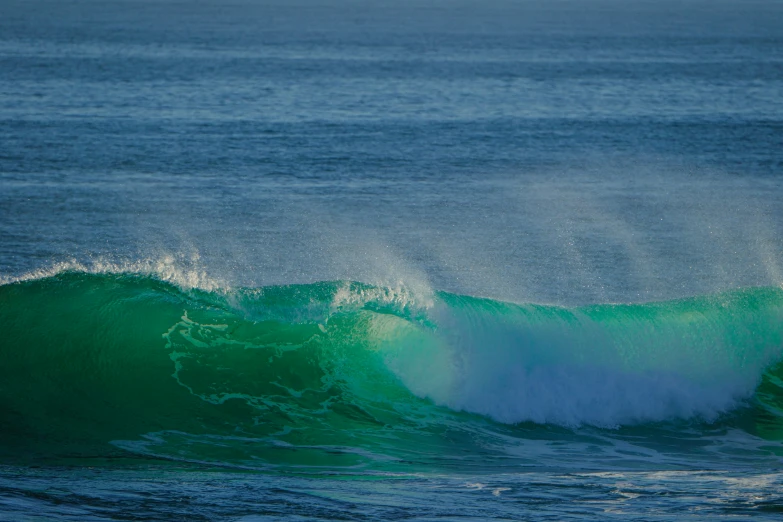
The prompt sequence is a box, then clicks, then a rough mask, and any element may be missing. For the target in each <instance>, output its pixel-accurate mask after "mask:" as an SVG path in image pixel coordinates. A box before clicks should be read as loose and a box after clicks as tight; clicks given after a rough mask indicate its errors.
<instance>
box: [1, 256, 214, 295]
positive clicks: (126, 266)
mask: <svg viewBox="0 0 783 522" xmlns="http://www.w3.org/2000/svg"><path fill="white" fill-rule="evenodd" d="M198 260H199V259H198V256H197V255H193V256H191V257H190V258H189V259H187V260H184V259H182V258H181V257H178V256H173V255H163V256H161V257H159V258H154V259H141V260H134V261H127V260H111V259H94V260H90V261H77V260H75V259H73V260H68V261H62V262H59V263H54V264H52V265H49V266H47V267H43V268H39V269H36V270H32V271H30V272H26V273H23V274H21V275H16V276H0V284H2V285H5V284H10V283H16V282H21V281H32V280H37V279H44V278H47V277H52V276H56V275H58V274H61V273H63V272H83V273H86V274H143V275H148V276H152V277H155V278H157V279H160V280H161V281H166V282H168V283H171V284H174V285H177V286H178V287H180V288H182V289H184V290H190V289H194V288H198V289H200V290H206V291H216V290H227V289H229V285H228V284H226V283H225V282H224V281H221V280H218V279H216V278H213V277H211V276H210V275H208V274H207V272H206V270H204V269H203V268H201V267H200V266H199V264H198Z"/></svg>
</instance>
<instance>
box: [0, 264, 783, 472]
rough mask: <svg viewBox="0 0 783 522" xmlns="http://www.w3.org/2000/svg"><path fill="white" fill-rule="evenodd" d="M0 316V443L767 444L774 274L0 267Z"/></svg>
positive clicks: (470, 449)
mask: <svg viewBox="0 0 783 522" xmlns="http://www.w3.org/2000/svg"><path fill="white" fill-rule="evenodd" d="M0 325H2V334H1V335H2V344H0V357H2V361H3V364H2V365H1V366H0V442H2V444H0V447H2V448H3V449H2V450H0V452H4V453H6V455H5V457H6V458H11V457H13V458H22V457H25V458H50V457H58V458H86V457H94V456H96V455H97V456H106V457H108V456H115V457H116V456H118V455H128V454H131V455H137V456H146V457H161V458H167V459H183V460H189V461H197V462H208V463H221V464H225V465H237V466H250V467H254V468H255V467H270V466H297V467H299V466H307V467H319V466H328V467H334V466H348V467H356V466H371V467H380V468H384V469H394V466H395V465H400V464H401V463H404V464H405V465H406V466H411V465H414V466H415V465H416V464H420V465H421V466H424V467H432V466H434V465H437V466H449V465H466V463H468V464H471V465H478V464H477V463H484V464H486V463H487V462H489V461H492V460H493V459H494V460H495V461H498V462H499V461H500V460H502V459H506V460H508V459H509V458H514V459H516V461H515V462H519V459H523V460H525V459H527V460H525V462H529V463H530V465H536V464H538V465H544V464H547V462H548V461H547V460H546V459H547V458H548V457H547V455H549V456H551V455H552V451H553V449H552V448H553V444H554V442H553V441H557V440H559V441H561V442H562V441H567V442H568V444H570V445H571V446H569V447H570V448H571V449H573V448H575V447H579V448H581V450H580V451H582V452H584V451H588V449H586V448H594V447H598V446H602V447H604V449H603V450H600V451H603V453H604V454H606V451H608V450H606V448H607V447H610V446H611V448H612V449H611V452H612V455H615V456H617V455H618V454H619V453H622V451H619V450H618V449H617V448H618V447H619V446H618V444H620V443H622V444H626V445H627V443H628V441H629V440H631V439H634V440H638V439H639V438H640V434H644V437H653V438H654V439H655V441H653V442H651V443H650V444H648V445H647V449H646V450H645V451H647V452H648V453H649V452H650V451H655V452H658V451H659V450H658V449H656V450H650V448H651V447H653V446H656V447H658V448H659V449H660V446H661V445H662V444H664V442H662V441H664V440H668V439H672V437H674V438H675V439H677V441H678V442H677V443H675V444H673V446H672V447H675V446H676V447H677V448H678V449H677V451H681V450H682V447H683V444H682V441H683V440H685V439H688V440H691V441H693V439H694V437H695V438H696V439H698V440H702V439H703V438H705V437H708V438H711V439H710V440H711V441H712V443H714V441H715V440H718V439H720V438H721V437H722V438H723V439H726V438H727V437H728V438H731V437H736V435H732V434H736V433H740V434H741V435H740V436H741V437H745V439H746V440H745V442H743V448H745V449H747V448H748V443H747V440H749V439H748V438H753V440H758V441H760V442H759V444H760V446H759V447H762V446H764V444H767V446H765V447H767V448H768V447H769V444H773V445H777V446H775V447H777V448H778V449H777V450H772V451H773V453H775V452H778V453H783V452H780V449H779V446H780V444H779V442H777V441H780V440H783V430H781V428H780V426H781V419H783V366H782V365H781V364H780V362H781V359H783V290H781V289H778V288H751V289H744V290H738V291H732V292H727V293H722V294H717V295H711V296H703V297H696V298H691V299H683V300H677V301H669V302H658V303H649V304H633V305H594V306H587V307H580V308H563V307H557V306H544V305H535V304H527V305H524V304H523V305H520V304H511V303H506V302H499V301H493V300H490V299H483V298H476V297H468V296H461V295H454V294H449V293H444V292H436V293H434V294H432V295H429V296H425V297H423V298H422V297H421V296H416V295H414V294H411V293H410V292H407V291H405V290H404V289H390V288H381V287H374V286H370V285H366V284H361V283H354V282H342V281H338V282H326V283H317V284H310V285H291V286H277V287H264V288H256V289H238V290H222V291H221V290H211V291H206V290H199V289H182V288H181V287H178V286H175V285H173V284H171V283H169V282H165V281H162V280H160V279H158V278H155V277H151V276H148V275H141V274H118V273H97V274H96V273H93V274H89V273H84V272H63V273H59V274H55V275H49V276H46V277H43V278H41V279H33V280H27V281H18V282H15V283H11V284H6V285H3V286H0ZM694 433H695V434H696V435H694ZM650 434H653V435H650ZM672 434H676V435H675V436H673V435H672ZM727 434H728V435H727ZM599 439H600V441H603V442H600V441H599ZM608 439H611V441H612V442H611V443H607V442H606V441H607V440H608ZM650 440H651V441H652V439H650ZM541 441H546V443H542V442H541ZM597 441H598V442H597ZM618 441H619V442H618ZM574 445H576V446H574ZM704 445H705V444H703V443H700V444H691V446H694V447H703V446H704ZM589 451H592V450H589ZM596 451H599V450H596ZM682 451H684V450H682ZM694 451H695V450H694ZM765 451H770V450H768V449H767V450H765ZM637 453H638V452H637ZM651 458H655V459H658V460H657V461H658V462H661V458H660V454H658V453H656V456H655V457H651ZM499 459H500V460H499ZM484 464H482V465H484Z"/></svg>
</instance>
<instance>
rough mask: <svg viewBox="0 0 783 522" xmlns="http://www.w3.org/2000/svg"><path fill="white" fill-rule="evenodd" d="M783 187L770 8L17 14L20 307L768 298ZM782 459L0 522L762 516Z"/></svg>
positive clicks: (130, 475) (2, 10)
mask: <svg viewBox="0 0 783 522" xmlns="http://www.w3.org/2000/svg"><path fill="white" fill-rule="evenodd" d="M781 174H783V3H781V2H777V1H751V2H740V1H728V0H727V1H722V0H719V1H711V2H707V1H704V2H701V1H686V2H660V1H656V2H648V1H644V0H636V1H629V2H620V1H601V0H595V1H593V0H587V1H581V2H579V1H554V2H543V1H532V2H528V1H518V2H512V1H499V0H498V1H494V0H493V1H489V2H477V1H475V2H471V1H462V0H455V1H447V0H442V1H438V0H421V1H413V0H410V1H408V0H406V1H399V2H380V1H379V2H358V1H355V2H354V1H348V0H346V1H341V0H328V1H327V0H324V1H315V0H312V1H298V0H297V1H293V2H282V1H281V2H268V1H261V0H259V1H251V0H241V1H235V2H218V1H217V0H215V1H206V2H197V1H195V0H194V1H181V2H175V1H159V2H152V1H150V2H147V1H141V0H138V1H107V2H97V1H96V2H91V1H78V2H77V1H73V2H72V1H57V2H55V1H51V2H47V1H32V2H29V1H27V2H16V1H9V0H0V277H1V278H3V279H5V280H9V281H11V280H15V279H16V278H18V277H19V276H22V275H24V274H30V273H33V272H35V271H37V270H44V271H46V270H49V269H52V268H53V267H57V266H62V265H63V264H66V265H67V266H71V267H73V266H76V264H77V263H80V264H81V265H82V266H85V267H87V269H89V267H94V266H96V265H100V266H106V265H111V266H113V267H119V268H118V269H122V270H125V269H128V267H131V268H132V267H134V266H143V267H146V268H149V267H153V271H158V272H161V271H163V272H165V273H167V274H168V273H177V274H180V273H184V274H189V275H188V276H187V277H186V279H187V280H188V284H190V285H191V286H197V287H199V286H203V283H204V281H209V282H210V284H211V285H213V286H214V285H217V286H218V287H221V288H227V287H231V288H236V287H259V286H266V285H280V284H293V283H313V282H316V281H333V280H352V281H363V282H366V283H370V284H374V285H381V286H392V287H394V286H402V287H406V288H414V289H422V288H425V289H434V290H440V291H448V292H454V293H459V294H468V295H475V296H485V297H490V298H493V299H501V300H508V301H514V302H536V303H556V304H563V305H576V304H587V303H612V302H648V301H656V300H663V299H673V298H680V297H686V296H694V295H702V294H710V293H714V292H719V291H724V290H728V289H736V288H744V287H751V286H767V287H775V286H779V285H780V284H781V281H782V280H783V177H782V176H781ZM146 268H145V269H146ZM171 279H172V280H176V277H172V278H171ZM6 349H11V348H10V347H6ZM0 415H2V412H0ZM748 444H750V442H748ZM769 444H771V445H772V446H773V447H774V448H777V449H774V450H772V452H771V453H770V454H769V456H768V457H764V458H759V459H756V460H753V461H752V464H747V463H745V462H744V461H742V462H741V463H737V465H736V466H735V465H732V464H731V463H729V464H726V465H725V466H724V468H719V469H716V470H714V471H713V472H704V473H702V472H697V471H695V470H698V469H701V468H702V467H707V468H712V467H713V466H711V465H710V466H703V465H702V463H700V462H699V461H698V459H696V460H694V461H693V462H691V463H688V464H687V465H683V466H681V467H682V468H686V469H685V470H684V471H682V472H677V471H671V470H669V471H667V473H662V472H659V471H660V470H659V469H658V467H656V465H655V464H654V463H652V462H648V466H647V467H648V468H649V469H635V470H634V471H633V472H631V471H628V469H625V468H623V467H622V466H619V468H622V469H618V470H605V469H601V470H600V473H598V472H596V473H593V474H590V473H588V474H580V473H581V472H582V471H595V470H593V469H587V470H585V468H595V467H598V468H602V466H600V465H598V464H597V463H596V464H595V465H594V466H593V465H590V464H585V462H584V461H580V463H579V464H578V465H577V464H574V467H573V470H569V469H568V465H564V464H563V463H562V461H558V471H557V472H554V471H553V472H552V473H547V469H546V468H547V466H548V465H549V464H548V463H547V462H544V461H542V464H541V466H540V467H541V468H544V469H536V470H535V471H530V470H528V473H527V474H515V473H514V470H512V469H509V470H507V472H504V474H501V475H497V474H490V475H486V476H479V477H476V476H474V475H471V474H470V473H465V472H457V471H455V472H454V473H453V474H451V475H450V474H448V473H447V474H445V475H444V474H439V475H437V476H435V475H427V474H426V473H425V474H423V475H421V476H418V475H417V476H415V477H414V476H402V475H400V476H397V475H395V477H396V478H394V479H392V478H385V479H380V478H379V476H376V475H372V480H370V479H367V477H364V478H362V480H338V479H336V478H323V477H321V478H304V477H285V478H281V477H276V476H274V475H271V476H270V475H263V476H256V475H249V476H248V475H245V474H232V473H229V472H221V473H217V472H210V471H209V470H208V469H207V470H204V469H199V470H198V471H193V470H190V471H181V470H176V469H175V470H173V471H172V470H167V471H165V473H164V472H162V471H160V470H158V469H157V468H155V467H154V466H151V465H150V466H151V467H149V468H146V467H145V468H143V469H138V468H133V469H131V470H128V469H122V470H113V469H111V467H108V468H107V467H103V468H101V470H99V471H94V472H93V471H86V470H85V469H84V468H82V467H80V466H76V467H64V468H44V469H43V470H41V469H33V468H28V467H11V466H10V465H9V467H7V468H0V519H2V520H5V519H7V520H19V519H20V518H21V519H23V516H22V514H25V515H26V514H30V515H31V516H33V515H35V514H36V513H38V514H39V515H40V516H41V517H44V519H45V518H46V517H51V518H55V517H59V518H60V519H66V520H70V519H73V520H87V519H90V518H89V517H93V518H92V519H94V520H104V519H112V517H115V518H121V517H122V516H126V517H127V516H128V514H129V513H139V514H140V515H139V516H141V517H142V518H144V519H150V520H153V519H163V518H165V517H174V518H176V517H180V518H181V519H191V520H198V519H226V518H232V517H233V519H241V520H257V519H258V520H260V519H262V517H263V516H270V517H277V516H280V517H282V516H286V515H291V516H301V517H313V518H318V517H324V518H341V517H342V518H348V519H350V518H356V519H363V518H379V519H390V518H413V517H421V518H427V517H431V518H437V517H447V518H456V517H458V516H462V517H475V518H477V519H478V518H488V517H492V516H494V517H499V518H503V517H505V518H509V519H519V518H525V517H528V518H535V519H540V518H546V517H549V518H552V519H557V520H562V519H566V518H569V517H570V518H591V517H600V518H602V519H605V518H611V517H612V516H614V517H616V518H618V519H623V518H635V519H640V518H643V517H646V518H647V519H658V518H660V519H667V517H678V518H680V517H681V516H683V515H684V514H685V513H686V512H685V511H683V510H684V509H690V510H693V513H694V516H695V514H696V513H699V512H701V513H704V512H706V513H708V514H709V516H711V517H713V518H716V517H720V516H724V515H725V516H729V515H738V516H740V517H742V516H748V517H750V516H751V515H753V516H754V517H760V516H765V515H766V516H769V517H770V518H774V517H775V516H776V515H775V513H776V512H778V513H779V511H780V510H781V509H783V507H781V506H782V505H783V504H781V502H783V501H782V500H781V494H780V491H781V475H780V474H779V473H778V469H779V468H780V465H781V457H780V456H779V455H780V454H781V450H780V442H770V443H769ZM737 453H738V454H739V453H740V451H739V450H738V452H737ZM738 459H739V457H738ZM739 460H740V461H741V460H742V459H739ZM738 462H739V461H738ZM145 466H146V464H145ZM643 468H644V466H643ZM496 471H497V470H495V472H496ZM493 473H494V472H493ZM96 478H97V479H98V481H96V480H95V479H96ZM160 484H164V486H163V487H167V488H172V493H171V495H170V496H162V495H161V494H160V492H159V491H154V489H155V488H159V487H161V486H160ZM569 502H570V503H569ZM574 502H575V503H574ZM114 503H119V505H120V506H122V508H121V509H120V510H117V509H115V508H114V507H112V506H113V505H114ZM574 506H576V507H574ZM123 513H124V515H123ZM251 515H254V516H256V517H257V518H252V517H251ZM241 517H245V518H241ZM31 519H33V518H31Z"/></svg>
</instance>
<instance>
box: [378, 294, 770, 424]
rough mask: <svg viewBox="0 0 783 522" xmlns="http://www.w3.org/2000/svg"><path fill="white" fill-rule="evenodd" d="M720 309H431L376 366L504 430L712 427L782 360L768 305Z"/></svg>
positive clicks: (419, 392)
mask: <svg viewBox="0 0 783 522" xmlns="http://www.w3.org/2000/svg"><path fill="white" fill-rule="evenodd" d="M722 306H723V305H721V304H716V305H715V309H714V310H706V309H703V308H702V309H695V310H694V311H693V313H684V314H683V313H682V312H680V311H677V312H676V313H675V312H672V313H670V314H669V315H666V316H664V317H660V316H655V318H650V317H649V316H644V315H641V316H633V314H632V315H625V316H623V315H618V316H614V317H611V318H609V319H605V320H596V319H593V318H591V317H590V316H589V315H587V314H583V313H581V312H579V311H575V312H574V313H573V314H570V315H569V314H567V313H565V314H563V313H561V314H560V315H557V313H556V309H555V308H551V307H550V308H546V307H542V308H538V309H532V308H531V309H528V310H527V311H518V312H516V313H514V312H513V311H512V310H511V309H508V308H507V309H505V310H504V311H503V310H501V311H498V310H468V311H466V310H465V309H461V308H460V309H455V308H453V307H449V306H446V305H444V304H442V303H441V304H440V305H438V306H436V308H435V309H433V311H432V314H431V315H433V317H435V318H436V319H435V322H436V324H437V328H436V329H435V331H434V332H432V333H431V335H430V337H429V339H428V340H427V341H426V342H424V341H422V342H418V343H417V342H411V341H410V336H409V337H408V338H406V339H404V341H405V343H406V344H405V345H404V346H399V344H398V345H396V346H394V347H393V348H389V349H387V353H386V364H387V366H388V367H389V368H390V369H391V370H392V371H393V372H394V373H395V374H396V375H397V376H398V377H399V378H400V380H401V381H402V382H403V383H404V384H405V385H406V386H407V387H408V388H409V389H410V390H411V391H412V392H413V393H414V394H416V395H418V396H421V397H427V398H430V399H431V400H433V401H434V402H435V403H437V404H439V405H443V406H447V407H449V408H451V409H454V410H462V411H468V412H472V413H479V414H483V415H487V416H489V417H491V418H493V419H495V420H497V421H500V422H503V423H519V422H526V421H531V422H535V423H552V424H559V425H564V426H579V425H583V424H589V425H594V426H600V427H609V428H612V427H617V426H620V425H628V424H637V423H644V422H655V421H663V420H667V419H673V418H679V419H689V418H697V419H701V420H706V421H712V420H714V419H716V418H717V417H718V416H719V415H720V414H722V413H724V412H727V411H730V410H732V409H734V408H736V407H737V406H739V405H741V404H742V403H743V401H744V400H746V399H747V398H749V397H750V396H752V394H753V393H754V390H755V389H756V387H757V385H758V383H759V381H760V379H761V376H762V374H763V372H764V370H765V368H766V367H767V366H768V365H770V364H772V363H774V362H776V361H779V360H780V358H781V357H782V356H783V346H781V345H780V336H781V330H780V328H781V326H780V325H781V324H783V321H781V319H782V317H781V316H782V314H783V310H781V308H780V307H779V306H772V307H771V308H770V309H769V310H763V309H762V310H754V309H750V310H749V311H746V312H743V311H739V310H732V309H731V308H730V307H729V308H728V309H726V310H723V311H721V310H720V308H721V307H722ZM561 310H562V309H561ZM762 327H763V328H762Z"/></svg>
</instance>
